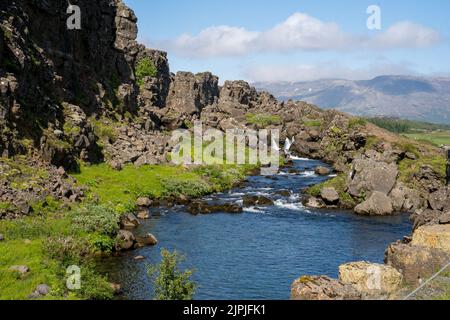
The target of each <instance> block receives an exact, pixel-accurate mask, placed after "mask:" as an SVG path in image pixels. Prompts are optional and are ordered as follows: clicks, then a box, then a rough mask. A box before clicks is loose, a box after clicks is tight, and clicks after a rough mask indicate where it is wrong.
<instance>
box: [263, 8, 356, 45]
mask: <svg viewBox="0 0 450 320" xmlns="http://www.w3.org/2000/svg"><path fill="white" fill-rule="evenodd" d="M350 41H351V36H349V35H347V34H345V33H344V32H343V31H342V30H341V29H340V28H339V26H338V25H337V24H335V23H325V22H322V21H320V20H318V19H316V18H313V17H310V16H308V15H306V14H303V13H295V14H293V15H292V16H290V17H289V18H288V19H287V20H286V21H284V22H282V23H280V24H278V25H277V26H275V27H274V28H273V29H271V30H269V31H267V32H264V33H262V34H261V36H260V39H259V42H260V45H261V48H260V49H263V50H264V49H266V50H267V49H270V50H273V51H286V50H292V49H303V50H326V49H338V48H343V47H344V46H345V45H346V44H347V43H349V42H350Z"/></svg>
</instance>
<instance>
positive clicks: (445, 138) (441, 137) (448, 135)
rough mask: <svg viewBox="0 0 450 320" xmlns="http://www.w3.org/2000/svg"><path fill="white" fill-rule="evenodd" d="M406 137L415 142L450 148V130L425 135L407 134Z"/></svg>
mask: <svg viewBox="0 0 450 320" xmlns="http://www.w3.org/2000/svg"><path fill="white" fill-rule="evenodd" d="M404 136H405V137H408V138H411V139H414V140H419V141H428V142H431V143H432V144H434V145H435V146H438V147H440V146H442V145H446V146H450V130H447V131H434V132H423V133H407V134H404Z"/></svg>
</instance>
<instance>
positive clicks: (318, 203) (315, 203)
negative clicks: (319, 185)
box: [303, 197, 326, 209]
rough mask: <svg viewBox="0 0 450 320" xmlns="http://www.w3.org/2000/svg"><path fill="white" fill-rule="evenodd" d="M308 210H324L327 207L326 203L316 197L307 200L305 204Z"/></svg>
mask: <svg viewBox="0 0 450 320" xmlns="http://www.w3.org/2000/svg"><path fill="white" fill-rule="evenodd" d="M303 204H304V205H305V206H306V207H308V208H313V209H323V208H325V207H326V205H325V203H324V202H323V200H322V199H318V198H316V197H309V198H308V199H306V201H305V202H304V203H303Z"/></svg>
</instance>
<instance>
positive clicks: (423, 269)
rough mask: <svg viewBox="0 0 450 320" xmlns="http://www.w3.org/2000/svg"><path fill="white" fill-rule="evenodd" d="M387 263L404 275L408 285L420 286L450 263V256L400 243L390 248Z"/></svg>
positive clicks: (441, 252) (438, 251) (439, 251)
mask: <svg viewBox="0 0 450 320" xmlns="http://www.w3.org/2000/svg"><path fill="white" fill-rule="evenodd" d="M385 261H386V263H387V264H388V265H390V266H392V267H394V268H395V269H397V270H399V271H400V272H401V273H402V274H403V278H404V282H405V283H406V284H409V285H418V284H420V283H422V282H423V281H424V280H426V279H428V278H430V277H431V276H433V275H434V273H435V272H436V271H437V270H440V269H441V268H442V267H443V266H445V265H446V264H447V263H448V261H450V254H449V253H446V252H444V251H441V250H436V249H432V248H427V247H421V246H413V245H411V244H406V243H400V242H398V243H394V244H391V245H390V246H389V248H388V249H387V251H386V259H385Z"/></svg>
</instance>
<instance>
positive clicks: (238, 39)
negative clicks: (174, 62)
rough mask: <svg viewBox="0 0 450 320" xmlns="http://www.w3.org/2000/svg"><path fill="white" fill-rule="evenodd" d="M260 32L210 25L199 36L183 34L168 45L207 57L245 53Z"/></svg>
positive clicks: (190, 53) (176, 49) (191, 55)
mask: <svg viewBox="0 0 450 320" xmlns="http://www.w3.org/2000/svg"><path fill="white" fill-rule="evenodd" d="M258 36H259V33H258V32H250V31H247V30H245V29H244V28H235V27H229V26H217V27H209V28H207V29H204V30H203V31H201V32H200V33H199V34H198V35H197V36H190V35H188V34H183V35H181V36H180V37H178V38H177V39H176V40H175V41H172V42H169V43H167V45H168V47H169V48H170V49H172V50H174V51H175V52H176V53H179V54H181V55H187V56H189V57H197V58H207V57H213V56H234V55H244V54H246V53H248V52H249V48H250V47H251V44H252V43H253V42H254V41H255V40H256V39H257V38H258Z"/></svg>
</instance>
